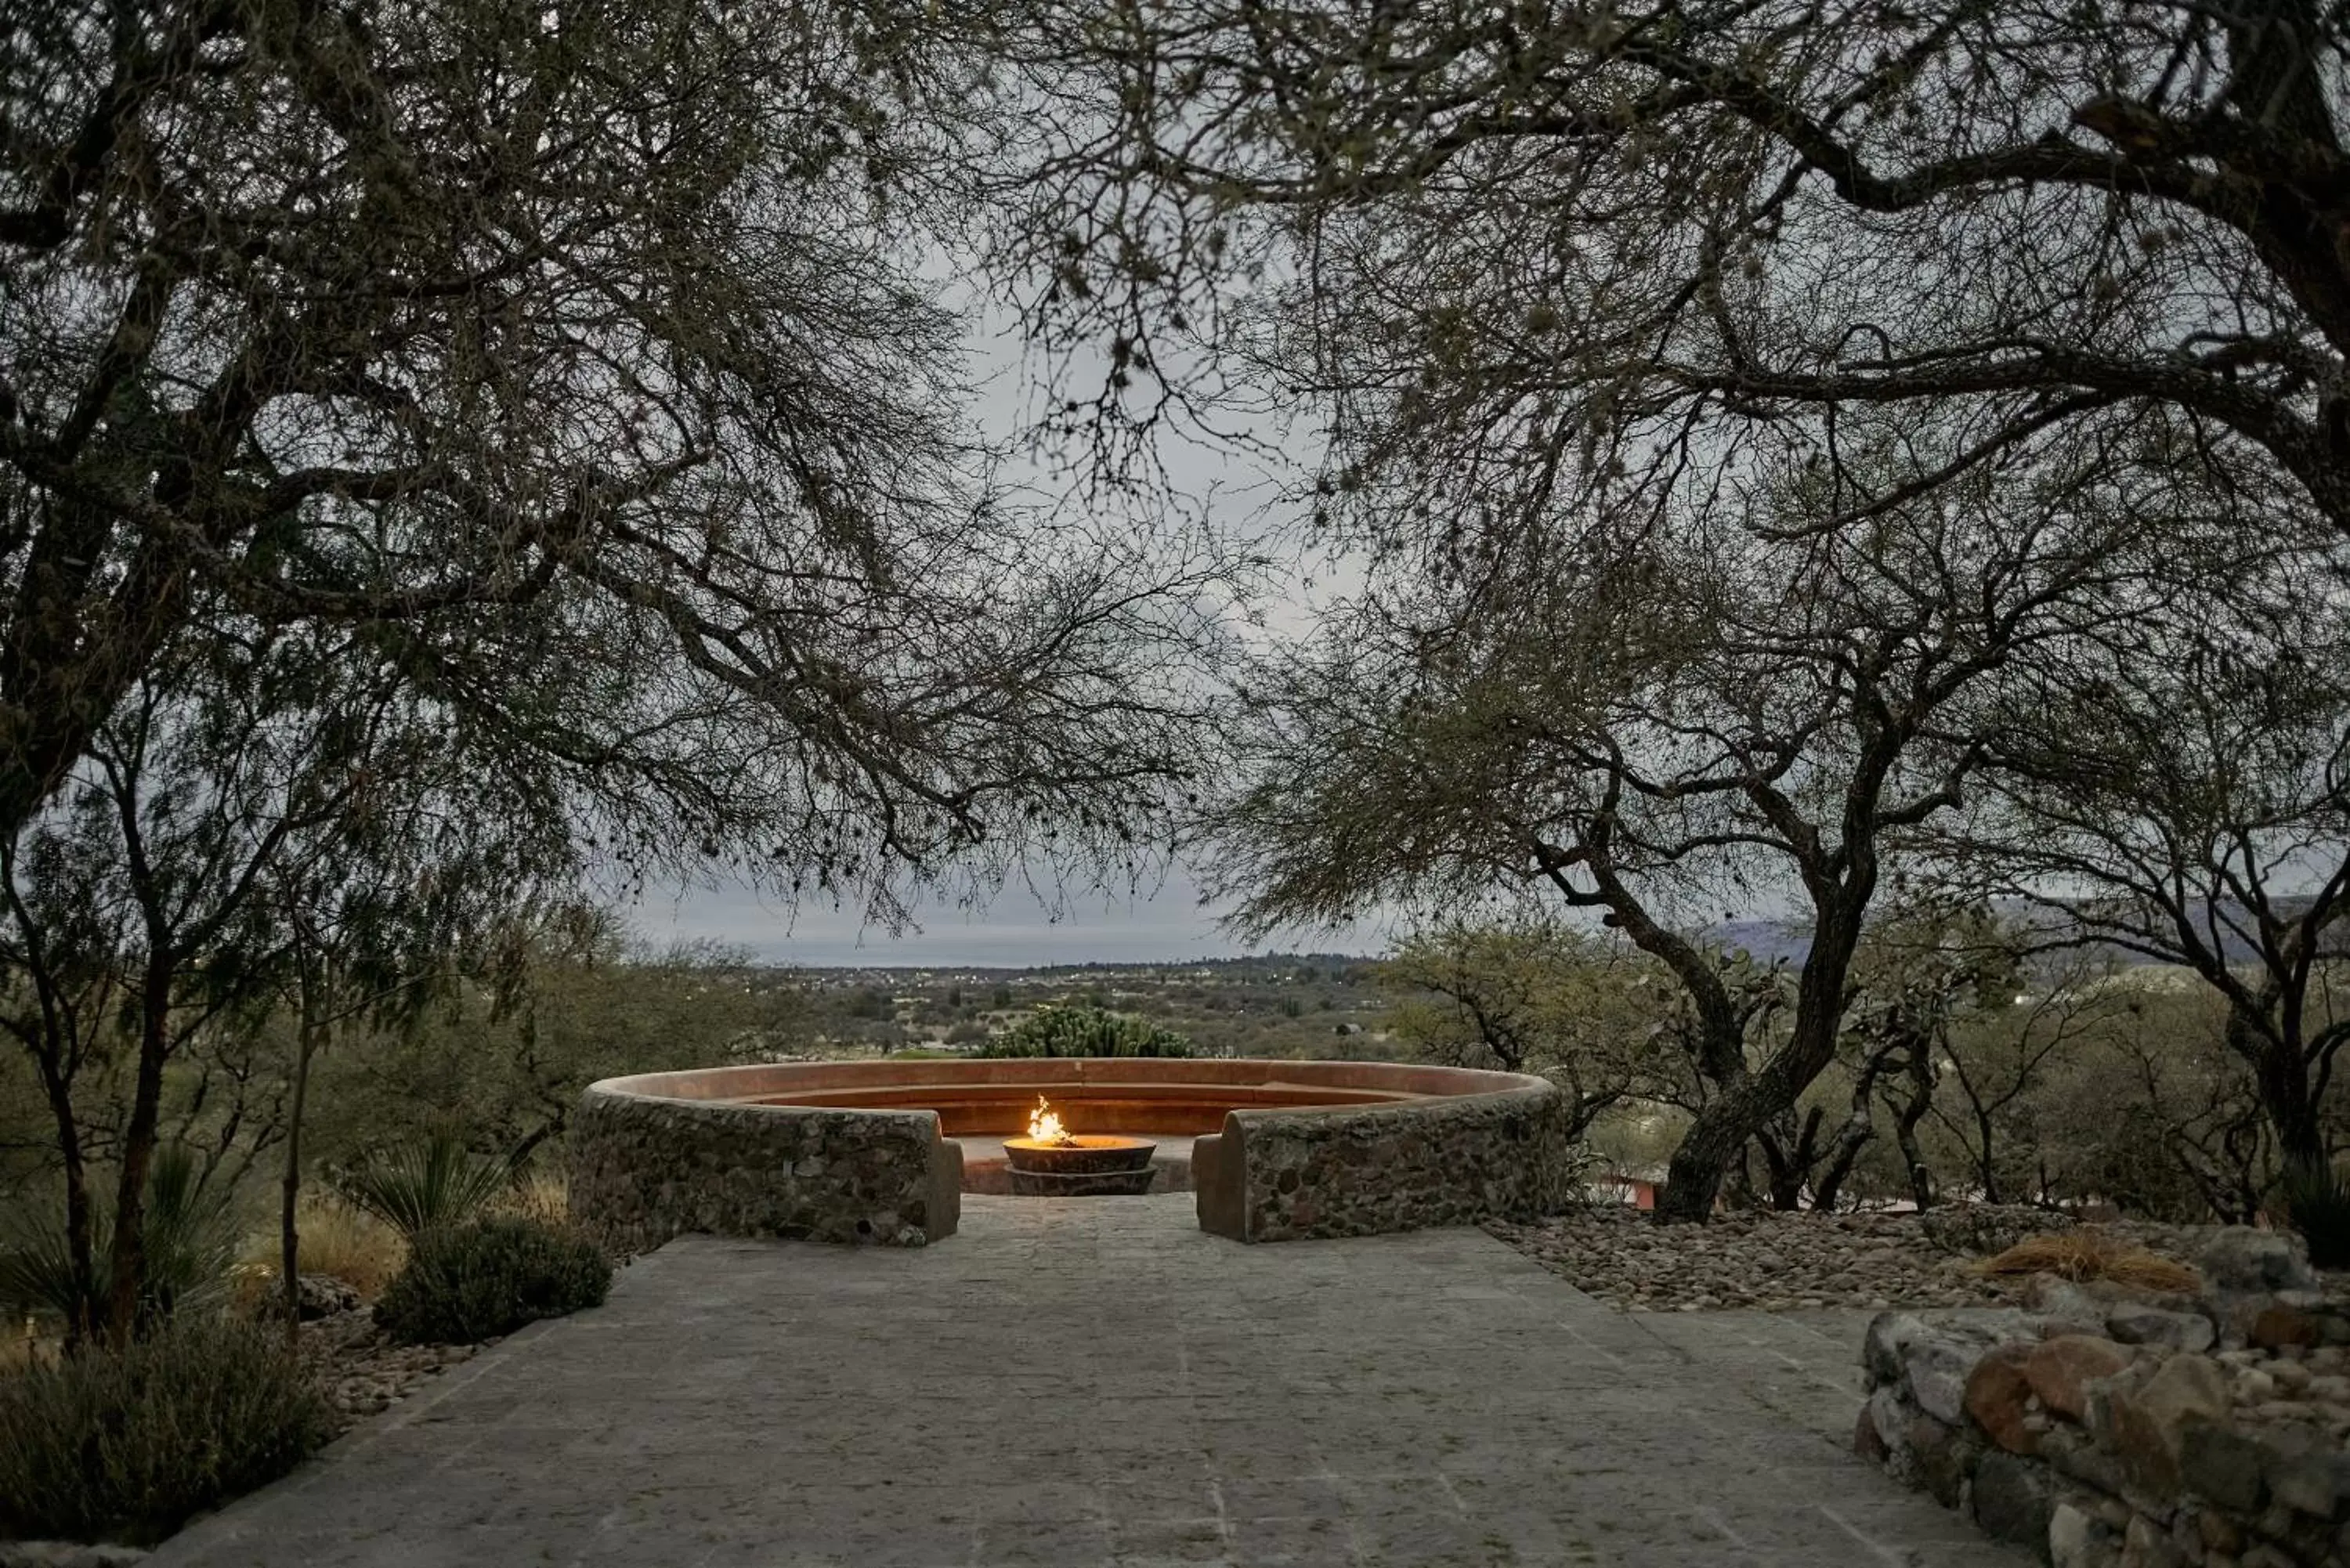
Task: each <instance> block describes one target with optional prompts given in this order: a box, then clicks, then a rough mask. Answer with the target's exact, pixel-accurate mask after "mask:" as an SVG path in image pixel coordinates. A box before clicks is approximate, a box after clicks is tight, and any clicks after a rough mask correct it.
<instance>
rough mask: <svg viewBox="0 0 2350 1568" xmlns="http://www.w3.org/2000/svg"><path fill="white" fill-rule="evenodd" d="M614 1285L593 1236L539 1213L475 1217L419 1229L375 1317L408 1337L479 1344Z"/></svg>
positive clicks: (598, 1298)
mask: <svg viewBox="0 0 2350 1568" xmlns="http://www.w3.org/2000/svg"><path fill="white" fill-rule="evenodd" d="M611 1285H612V1265H611V1262H609V1260H608V1259H607V1258H606V1257H605V1256H604V1254H603V1253H602V1251H599V1250H598V1248H597V1247H596V1245H595V1244H594V1243H593V1242H590V1241H584V1240H582V1239H581V1238H579V1237H577V1236H574V1235H571V1234H569V1233H567V1231H562V1230H559V1229H557V1228H556V1227H553V1226H550V1225H546V1224H543V1223H541V1222H540V1221H538V1220H525V1219H493V1220H472V1221H469V1222H467V1223H465V1224H462V1225H453V1226H450V1227H447V1228H445V1229H440V1230H432V1231H423V1232H421V1234H419V1235H418V1236H416V1237H415V1238H414V1239H413V1240H412V1241H411V1246H410V1250H409V1254H408V1262H407V1263H406V1264H405V1265H403V1266H402V1267H401V1269H400V1272H399V1273H398V1274H397V1275H395V1276H394V1277H393V1279H392V1282H391V1283H390V1284H389V1285H387V1286H386V1287H384V1292H383V1294H382V1295H381V1296H380V1297H379V1298H378V1299H377V1301H376V1303H375V1317H376V1321H377V1322H378V1323H379V1324H382V1325H383V1327H384V1329H385V1330H386V1331H387V1332H388V1333H390V1334H391V1336H392V1337H393V1338H394V1339H396V1340H400V1341H401V1342H403V1343H405V1344H410V1345H474V1344H478V1343H480V1342H481V1341H483V1340H485V1339H494V1338H496V1337H497V1336H499V1335H501V1334H512V1333H513V1332H514V1331H515V1329H518V1328H520V1327H522V1326H523V1325H524V1324H530V1323H536V1322H537V1321H538V1320H539V1319H540V1318H543V1317H561V1316H563V1315H565V1314H568V1313H575V1312H578V1311H580V1310H582V1309H583V1308H587V1307H592V1306H600V1305H602V1304H603V1301H604V1296H605V1294H606V1293H607V1292H608V1291H609V1290H610V1289H611Z"/></svg>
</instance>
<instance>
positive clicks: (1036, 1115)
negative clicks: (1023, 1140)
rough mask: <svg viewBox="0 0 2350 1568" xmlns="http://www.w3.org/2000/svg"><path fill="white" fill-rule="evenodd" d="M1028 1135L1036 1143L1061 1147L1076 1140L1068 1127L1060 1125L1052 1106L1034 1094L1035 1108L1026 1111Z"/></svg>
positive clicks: (1059, 1119) (1042, 1097) (1040, 1096)
mask: <svg viewBox="0 0 2350 1568" xmlns="http://www.w3.org/2000/svg"><path fill="white" fill-rule="evenodd" d="M1028 1136H1029V1137H1032V1138H1034V1139H1035V1141H1036V1142H1038V1143H1049V1144H1057V1145H1060V1146H1061V1147H1068V1146H1069V1145H1071V1144H1074V1143H1076V1141H1077V1140H1076V1137H1073V1136H1071V1134H1070V1132H1069V1129H1068V1128H1066V1127H1063V1126H1062V1125H1061V1118H1060V1117H1059V1116H1056V1115H1055V1114H1054V1111H1053V1107H1052V1106H1051V1105H1050V1104H1049V1103H1047V1101H1046V1100H1045V1096H1042V1095H1039V1096H1036V1108H1035V1110H1033V1111H1030V1112H1029V1113H1028Z"/></svg>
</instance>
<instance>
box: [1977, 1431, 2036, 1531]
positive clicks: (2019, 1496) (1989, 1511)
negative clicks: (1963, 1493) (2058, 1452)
mask: <svg viewBox="0 0 2350 1568" xmlns="http://www.w3.org/2000/svg"><path fill="white" fill-rule="evenodd" d="M2055 1501H2056V1486H2055V1481H2054V1478H2053V1477H2051V1476H2050V1474H2049V1473H2048V1467H2047V1466H2046V1465H2043V1464H2041V1463H2039V1462H2038V1461H2037V1460H2034V1459H2024V1458H2022V1457H2020V1456H2019V1455H2015V1454H2012V1453H1997V1452H1993V1453H1988V1454H1985V1455H1984V1456H1983V1457H1982V1462H1981V1464H1978V1465H1977V1466H1976V1467H1975V1476H1974V1511H1975V1522H1976V1523H1977V1524H1980V1525H1981V1526H1982V1528H1983V1532H1984V1533H1985V1534H1987V1535H1989V1536H1990V1537H1991V1539H1992V1540H1994V1541H2008V1542H2014V1543H2015V1544H2016V1545H2019V1546H2029V1547H2033V1548H2034V1549H2035V1550H2036V1549H2038V1548H2040V1547H2043V1546H2045V1545H2046V1544H2047V1542H2048V1518H2049V1515H2050V1513H2051V1512H2053V1511H2054V1508H2055Z"/></svg>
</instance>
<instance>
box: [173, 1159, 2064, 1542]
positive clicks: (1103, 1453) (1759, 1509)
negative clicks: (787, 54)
mask: <svg viewBox="0 0 2350 1568" xmlns="http://www.w3.org/2000/svg"><path fill="white" fill-rule="evenodd" d="M965 1203H966V1208H965V1210H964V1219H963V1228H962V1233H961V1234H960V1235H958V1236H957V1237H955V1238H953V1239H952V1240H951V1241H947V1242H945V1243H943V1244H941V1245H940V1246H936V1247H931V1248H928V1249H925V1250H920V1251H885V1250H881V1249H863V1250H847V1249H838V1248H828V1247H819V1246H812V1245H801V1244H794V1243H788V1242H774V1243H765V1242H744V1241H716V1240H712V1239H708V1238H686V1239H683V1240H681V1241H676V1242H673V1243H671V1245H669V1246H667V1247H665V1248H663V1249H661V1250H660V1251H658V1252H656V1253H654V1254H652V1255H651V1256H650V1257H648V1258H644V1259H641V1260H639V1262H636V1263H635V1264H634V1265H632V1266H631V1267H629V1269H628V1270H627V1271H625V1272H623V1273H622V1275H621V1276H620V1279H619V1282H618V1283H617V1284H616V1286H615V1288H614V1290H613V1293H612V1298H611V1301H610V1303H608V1305H606V1306H605V1307H603V1308H602V1309H601V1310H599V1311H597V1312H592V1313H586V1314H580V1315H579V1316H577V1317H574V1318H569V1319H566V1320H563V1321H560V1322H556V1323H549V1324H537V1325H535V1326H534V1327H533V1328H531V1329H528V1330H525V1332H524V1333H522V1334H517V1335H515V1337H514V1338H512V1339H509V1340H507V1341H506V1342H504V1344H503V1345H498V1346H496V1347H494V1348H493V1349H492V1350H490V1351H488V1352H486V1353H484V1355H480V1356H477V1357H475V1358H474V1359H473V1360H472V1361H470V1362H468V1363H465V1364H464V1365H463V1366H460V1367H458V1368H456V1369H455V1370H453V1371H452V1373H450V1374H449V1376H448V1378H447V1380H446V1381H445V1382H444V1383H440V1384H437V1385H434V1386H430V1387H428V1388H427V1389H425V1390H424V1391H422V1392H421V1393H419V1394H417V1395H415V1396H413V1397H411V1398H410V1399H409V1400H407V1401H406V1402H405V1403H403V1404H401V1405H400V1406H398V1407H395V1408H394V1409H393V1410H391V1411H390V1412H388V1413H387V1414H386V1415H384V1416H382V1417H378V1418H376V1419H375V1420H373V1421H371V1422H369V1423H367V1424H365V1425H363V1426H361V1427H360V1428H358V1429H356V1430H355V1431H353V1432H352V1433H351V1434H350V1435H348V1437H346V1438H343V1439H342V1440H341V1441H340V1442H338V1443H337V1444H336V1445H335V1446H334V1447H332V1448H330V1449H328V1451H327V1452H326V1454H325V1455H324V1456H323V1457H322V1458H321V1459H319V1460H318V1461H317V1462H316V1463H313V1464H311V1465H308V1466H307V1467H305V1468H304V1469H302V1470H300V1471H299V1472H297V1473H296V1474H295V1475H294V1476H292V1477H289V1478H288V1479H287V1480H285V1481H282V1482H280V1483H279V1484H278V1485H276V1486H275V1487H272V1488H269V1489H267V1490H264V1491H262V1492H260V1493H257V1494H255V1496H253V1497H251V1498H248V1499H246V1500H245V1501H243V1502H241V1503H238V1504H236V1505H234V1506H233V1507H231V1508H229V1509H228V1510H226V1511H224V1512H223V1513H221V1514H218V1515H216V1516H214V1517H213V1518H212V1519H210V1520H206V1521H202V1522H200V1523H198V1524H196V1525H194V1526H193V1527H192V1528H190V1529H189V1530H187V1531H186V1532H182V1534H181V1535H180V1536H178V1537H177V1538H175V1539H174V1540H173V1541H172V1542H171V1543H169V1544H168V1545H166V1546H165V1547H164V1548H163V1550H162V1551H161V1552H158V1553H157V1554H156V1555H155V1556H154V1557H153V1558H151V1560H150V1563H151V1568H246V1565H254V1568H455V1565H458V1564H465V1565H473V1564H480V1565H483V1568H524V1565H528V1564H561V1565H578V1568H587V1565H591V1564H595V1565H601V1564H615V1565H617V1564H629V1565H632V1568H702V1565H706V1568H804V1565H805V1568H815V1565H818V1564H822V1565H826V1568H1014V1565H1038V1568H1064V1565H1066V1568H1095V1565H1097V1564H1098V1565H1103V1568H1108V1565H1112V1564H1116V1565H1119V1568H1159V1565H1173V1564H1195V1563H1225V1564H1232V1565H1235V1568H1258V1565H1263V1568H1281V1565H1284V1564H1286V1565H1294V1568H1309V1565H1311V1568H1323V1565H1332V1568H1336V1565H1346V1568H1367V1565H1372V1564H1380V1565H1386V1564H1395V1565H1404V1564H1422V1563H1427V1564H1436V1563H1444V1564H1480V1565H1492V1564H1503V1563H1524V1564H1553V1563H1558V1564H1568V1563H1595V1564H1609V1565H1620V1568H1679V1565H1684V1564H1686V1565H1692V1568H1695V1565H1704V1568H1717V1565H1719V1568H1763V1565H1769V1568H1799V1565H1800V1568H1841V1565H1844V1564H1856V1565H1861V1568H1878V1565H1889V1564H1916V1565H1918V1568H2019V1565H2021V1564H2022V1563H2025V1562H2026V1561H2028V1560H2027V1559H2026V1558H2025V1557H2023V1556H2022V1554H2019V1553H2011V1552H2006V1551H2004V1550H2002V1549H1999V1548H1995V1547H1993V1546H1991V1545H1990V1544H1989V1543H1987V1542H1984V1541H1983V1540H1982V1539H1981V1537H1980V1536H1978V1535H1976V1534H1975V1533H1974V1532H1973V1530H1972V1528H1971V1527H1970V1525H1968V1524H1967V1523H1966V1522H1965V1521H1961V1520H1960V1519H1959V1518H1957V1517H1956V1516H1955V1515H1952V1514H1950V1513H1946V1512H1945V1511H1942V1510H1941V1509H1939V1508H1937V1507H1935V1506H1934V1505H1933V1504H1932V1503H1931V1502H1929V1501H1926V1500H1924V1499H1923V1498H1920V1497H1917V1496H1915V1495H1913V1494H1910V1493H1908V1492H1905V1491H1902V1490H1898V1488H1895V1487H1894V1486H1892V1485H1891V1484H1890V1483H1888V1482H1887V1481H1886V1480H1883V1479H1882V1478H1881V1477H1879V1476H1878V1475H1877V1474H1876V1473H1875V1472H1874V1471H1873V1470H1871V1469H1868V1468H1867V1467H1866V1466H1864V1465H1862V1464H1861V1463H1860V1462H1859V1461H1857V1460H1856V1459H1853V1458H1851V1457H1850V1456H1849V1454H1848V1453H1846V1451H1845V1446H1844V1445H1845V1443H1846V1441H1847V1440H1848V1437H1849V1433H1850V1431H1851V1427H1852V1420H1853V1416H1854V1412H1855V1410H1856V1407H1857V1405H1858V1399H1859V1396H1858V1391H1857V1387H1856V1374H1855V1372H1854V1370H1853V1369H1854V1366H1855V1364H1856V1357H1857V1355H1858V1348H1859V1333H1860V1326H1861V1324H1862V1322H1863V1321H1864V1316H1863V1314H1813V1315H1811V1316H1809V1317H1807V1318H1796V1317H1787V1316H1780V1317H1769V1316H1764V1315H1763V1314H1746V1313H1723V1314H1680V1315H1674V1316H1654V1317H1643V1316H1631V1315H1627V1314H1622V1313H1618V1312H1617V1311H1614V1310H1613V1309H1610V1308H1608V1307H1606V1306H1603V1305H1601V1304H1600V1303H1596V1302H1595V1301H1593V1300H1592V1299H1591V1298H1590V1297H1588V1296H1586V1295H1584V1294H1582V1293H1579V1292H1577V1291H1575V1289H1573V1288H1572V1287H1571V1286H1569V1285H1567V1284H1566V1283H1565V1282H1563V1281H1561V1280H1559V1279H1557V1278H1555V1277H1554V1276H1552V1275H1550V1274H1547V1273H1545V1272H1543V1271H1542V1270H1541V1269H1540V1268H1538V1267H1536V1266H1535V1265H1534V1263H1532V1262H1529V1261H1527V1260H1526V1259H1524V1258H1523V1257H1521V1256H1520V1255H1519V1254H1518V1253H1516V1252H1514V1251H1511V1250H1510V1249H1509V1248H1507V1247H1505V1246H1503V1244H1501V1243H1500V1242H1498V1241H1493V1240H1492V1238H1490V1237H1487V1236H1485V1235H1483V1234H1482V1233H1481V1232H1478V1231H1421V1232H1418V1233H1415V1234H1410V1235H1402V1236H1383V1237H1374V1238H1369V1239H1366V1240H1361V1241H1317V1242H1296V1243H1286V1244H1282V1245H1277V1246H1261V1247H1245V1246H1242V1245H1239V1244H1237V1243H1234V1242H1231V1241H1223V1240H1221V1239H1219V1238H1216V1237H1211V1236H1206V1235H1202V1234H1201V1232H1200V1231H1197V1230H1196V1229H1194V1228H1193V1225H1192V1220H1191V1199H1190V1198H1189V1197H1186V1196H1180V1195H1179V1196H1174V1197H1169V1198H1149V1199H1009V1198H1000V1199H997V1198H969V1199H965Z"/></svg>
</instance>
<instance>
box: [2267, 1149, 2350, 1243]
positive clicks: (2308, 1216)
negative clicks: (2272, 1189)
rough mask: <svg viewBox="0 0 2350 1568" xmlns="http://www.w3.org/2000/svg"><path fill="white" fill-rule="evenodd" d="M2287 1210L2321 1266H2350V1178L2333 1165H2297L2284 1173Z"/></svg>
mask: <svg viewBox="0 0 2350 1568" xmlns="http://www.w3.org/2000/svg"><path fill="white" fill-rule="evenodd" d="M2282 1192H2283V1197H2284V1210H2285V1215H2286V1217H2287V1218H2288V1219H2290V1220H2292V1221H2293V1229H2294V1230H2296V1231H2300V1232H2301V1238H2302V1240H2303V1241H2306V1242H2308V1243H2309V1261H2310V1262H2312V1263H2314V1264H2315V1265H2316V1266H2317V1267H2319V1268H2321V1269H2350V1181H2345V1180H2344V1179H2343V1176H2342V1173H2341V1172H2340V1171H2338V1170H2336V1169H2334V1168H2333V1167H2332V1166H2331V1165H2303V1166H2297V1167H2295V1168H2292V1169H2290V1170H2287V1171H2286V1172H2285V1174H2284V1180H2283V1183H2282Z"/></svg>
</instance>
